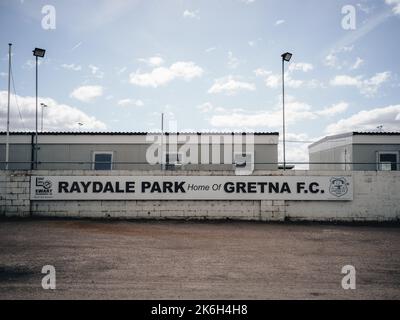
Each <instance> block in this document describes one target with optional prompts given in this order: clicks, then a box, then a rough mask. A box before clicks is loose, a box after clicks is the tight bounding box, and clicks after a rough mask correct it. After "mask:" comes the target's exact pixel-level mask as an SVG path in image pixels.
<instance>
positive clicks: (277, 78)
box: [254, 62, 323, 89]
mask: <svg viewBox="0 0 400 320" xmlns="http://www.w3.org/2000/svg"><path fill="white" fill-rule="evenodd" d="M313 69H314V66H313V65H312V64H311V63H307V62H297V63H291V64H289V68H288V71H287V72H285V86H287V87H289V88H299V87H303V86H306V87H309V88H317V87H323V84H322V83H321V82H319V81H318V80H316V79H312V80H299V79H294V78H293V77H292V74H293V73H294V72H295V71H302V72H308V71H310V70H313ZM254 73H255V75H256V76H258V77H262V78H264V81H265V85H266V86H267V87H268V88H272V89H276V88H279V87H281V86H282V75H281V74H278V73H276V74H275V73H273V72H272V71H269V70H264V69H262V68H258V69H256V70H254Z"/></svg>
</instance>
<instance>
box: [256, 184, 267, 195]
mask: <svg viewBox="0 0 400 320" xmlns="http://www.w3.org/2000/svg"><path fill="white" fill-rule="evenodd" d="M258 184H259V185H260V187H261V193H264V192H265V191H264V190H265V187H266V186H267V184H268V182H259V183H258Z"/></svg>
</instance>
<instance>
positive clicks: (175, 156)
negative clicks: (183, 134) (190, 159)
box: [165, 152, 182, 170]
mask: <svg viewBox="0 0 400 320" xmlns="http://www.w3.org/2000/svg"><path fill="white" fill-rule="evenodd" d="M181 165H182V153H177V152H169V153H166V154H165V169H167V170H176V169H178V168H180V167H181Z"/></svg>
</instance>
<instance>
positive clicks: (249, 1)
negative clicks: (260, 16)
mask: <svg viewBox="0 0 400 320" xmlns="http://www.w3.org/2000/svg"><path fill="white" fill-rule="evenodd" d="M240 1H241V2H243V3H245V4H251V3H254V2H255V1H256V0H240Z"/></svg>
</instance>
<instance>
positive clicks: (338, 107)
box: [316, 102, 349, 117]
mask: <svg viewBox="0 0 400 320" xmlns="http://www.w3.org/2000/svg"><path fill="white" fill-rule="evenodd" d="M348 107H349V104H348V103H347V102H339V103H336V104H333V105H332V106H330V107H328V108H325V109H323V110H321V111H317V112H316V113H317V114H318V115H321V116H329V117H331V116H334V115H336V114H338V113H343V112H345V111H346V110H347V108H348Z"/></svg>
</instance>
